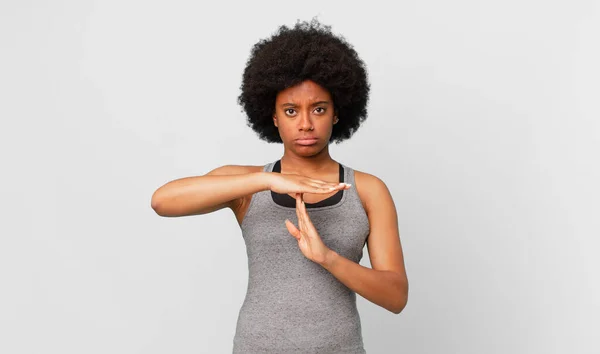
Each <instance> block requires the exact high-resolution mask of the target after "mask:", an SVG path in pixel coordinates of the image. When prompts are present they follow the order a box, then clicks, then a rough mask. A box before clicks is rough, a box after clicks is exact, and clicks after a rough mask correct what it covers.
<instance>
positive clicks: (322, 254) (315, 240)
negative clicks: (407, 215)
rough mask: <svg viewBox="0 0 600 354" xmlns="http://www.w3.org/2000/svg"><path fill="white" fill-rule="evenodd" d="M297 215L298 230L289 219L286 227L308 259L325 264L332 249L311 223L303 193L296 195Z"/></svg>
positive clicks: (286, 221)
mask: <svg viewBox="0 0 600 354" xmlns="http://www.w3.org/2000/svg"><path fill="white" fill-rule="evenodd" d="M296 215H297V216H298V228H296V226H294V224H293V223H292V222H291V221H289V220H288V219H286V220H285V226H286V227H287V229H288V231H289V232H290V234H292V236H294V238H296V240H297V241H298V247H300V251H302V254H304V256H305V257H306V258H308V259H310V260H311V261H313V262H315V263H318V264H324V263H325V261H326V259H327V256H328V255H329V253H330V252H331V249H330V248H329V247H327V246H326V245H325V244H324V243H323V240H322V239H321V236H319V233H318V232H317V229H315V226H314V225H313V223H312V221H310V217H309V216H308V213H307V212H306V205H305V204H304V200H303V199H302V193H296Z"/></svg>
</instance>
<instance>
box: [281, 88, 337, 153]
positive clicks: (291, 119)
mask: <svg viewBox="0 0 600 354" xmlns="http://www.w3.org/2000/svg"><path fill="white" fill-rule="evenodd" d="M273 123H274V124H275V126H276V127H277V128H278V129H279V135H280V136H281V140H283V144H284V146H285V147H286V149H290V150H293V151H294V152H296V153H298V154H299V155H303V156H305V155H314V154H315V153H318V152H320V151H321V150H322V149H323V148H325V147H327V146H328V144H329V138H330V137H331V131H332V129H333V125H334V124H336V123H337V117H336V116H335V112H334V106H333V100H332V99H331V95H330V94H329V92H328V91H327V90H326V89H324V88H323V87H321V86H319V85H318V84H316V83H315V82H313V81H310V80H306V81H303V82H302V83H300V84H298V85H296V86H293V87H289V88H287V89H285V90H283V91H281V92H279V94H277V99H276V100H275V113H274V115H273Z"/></svg>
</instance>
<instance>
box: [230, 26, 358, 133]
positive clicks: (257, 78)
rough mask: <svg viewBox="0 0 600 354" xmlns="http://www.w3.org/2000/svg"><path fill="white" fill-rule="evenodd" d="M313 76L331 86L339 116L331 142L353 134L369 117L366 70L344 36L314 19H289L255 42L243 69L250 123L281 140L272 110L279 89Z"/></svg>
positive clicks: (240, 99)
mask: <svg viewBox="0 0 600 354" xmlns="http://www.w3.org/2000/svg"><path fill="white" fill-rule="evenodd" d="M305 80H312V81H313V82H315V83H317V84H318V85H320V86H322V87H323V88H325V89H326V90H327V91H329V93H330V95H331V97H332V99H333V103H334V109H335V112H336V114H337V117H338V119H339V121H338V122H337V123H336V124H335V125H334V126H333V131H332V133H331V138H330V142H335V143H339V142H342V141H343V140H346V139H348V138H350V137H351V136H352V134H354V132H355V131H356V130H357V129H358V127H359V126H360V125H361V123H362V122H363V121H364V120H365V119H366V118H367V103H368V100H369V89H370V88H369V82H368V77H367V70H366V67H365V64H364V63H363V61H362V60H361V59H360V58H359V56H358V54H357V53H356V51H355V50H354V48H353V47H352V46H351V45H350V44H349V43H347V42H346V40H345V39H344V37H342V36H336V35H334V34H333V33H332V32H331V26H325V25H322V24H321V23H319V22H318V21H317V20H316V19H314V18H313V19H312V20H311V22H300V21H299V20H298V22H297V23H296V24H295V26H294V27H293V28H291V29H290V28H288V27H286V26H285V25H283V26H280V27H279V29H278V30H277V31H276V32H275V33H274V34H273V35H272V36H271V37H270V38H267V39H262V40H260V41H259V42H257V43H256V44H255V45H254V46H253V48H252V50H251V54H250V57H249V59H248V61H247V63H246V68H245V69H244V73H243V77H242V84H241V87H240V88H241V94H240V95H239V97H238V103H239V105H240V106H241V107H242V109H243V111H246V114H247V125H248V126H249V127H251V128H252V130H254V131H255V132H256V133H258V135H259V137H260V139H261V140H265V141H267V142H269V143H282V140H281V137H280V136H279V131H278V130H277V127H276V126H275V125H274V124H273V112H274V109H275V100H276V97H277V94H278V93H279V92H280V91H282V90H284V89H286V88H288V87H292V86H295V85H297V84H299V83H301V82H302V81H305Z"/></svg>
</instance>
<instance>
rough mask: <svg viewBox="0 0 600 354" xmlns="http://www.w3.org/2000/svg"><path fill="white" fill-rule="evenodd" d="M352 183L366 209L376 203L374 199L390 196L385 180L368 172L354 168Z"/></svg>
mask: <svg viewBox="0 0 600 354" xmlns="http://www.w3.org/2000/svg"><path fill="white" fill-rule="evenodd" d="M354 182H355V183H354V184H355V188H356V192H357V193H358V196H359V197H360V200H361V202H362V204H363V207H364V208H365V210H366V211H367V214H368V212H369V210H370V209H371V208H372V206H373V205H376V201H378V200H379V201H381V200H387V199H389V198H391V195H390V191H389V189H388V187H387V185H386V184H385V182H384V181H383V180H382V179H381V178H379V177H377V176H375V175H373V174H370V173H367V172H363V171H359V170H354Z"/></svg>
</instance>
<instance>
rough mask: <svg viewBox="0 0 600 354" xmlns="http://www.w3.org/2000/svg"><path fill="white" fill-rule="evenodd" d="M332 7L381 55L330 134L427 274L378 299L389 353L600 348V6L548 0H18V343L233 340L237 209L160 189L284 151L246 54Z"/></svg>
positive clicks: (12, 147) (49, 346)
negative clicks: (161, 199) (376, 190)
mask: <svg viewBox="0 0 600 354" xmlns="http://www.w3.org/2000/svg"><path fill="white" fill-rule="evenodd" d="M315 16H317V17H318V19H319V20H320V21H321V22H323V23H324V24H328V25H331V26H332V27H333V31H334V32H336V33H341V34H342V35H343V36H344V37H345V38H346V39H347V40H348V41H349V42H350V43H351V44H353V45H354V47H355V49H356V50H357V51H358V53H359V54H360V56H361V57H362V58H363V60H364V61H365V63H366V64H367V67H368V71H369V75H370V82H371V85H372V86H371V87H372V91H371V100H370V102H369V117H368V119H367V121H366V122H365V124H364V125H363V126H362V127H361V128H360V129H359V131H358V132H357V133H356V134H355V135H354V136H353V137H352V138H351V139H350V140H348V141H346V142H344V143H342V144H339V145H331V154H332V157H333V158H334V159H337V160H339V161H340V162H342V163H345V164H347V165H349V166H351V167H353V168H355V169H358V170H362V171H365V172H368V173H371V174H374V175H376V176H378V177H380V178H381V179H382V180H383V181H384V182H386V184H387V185H388V187H389V189H390V191H391V193H392V196H393V198H394V201H395V203H396V207H397V209H398V222H399V228H400V237H401V241H402V245H403V249H404V255H405V263H406V267H407V272H408V278H409V282H410V292H409V300H408V305H407V307H406V308H405V309H404V311H403V312H402V313H401V314H400V315H394V314H392V313H391V312H388V311H387V310H385V309H383V308H382V307H379V306H377V305H374V304H372V303H370V302H368V301H366V300H365V299H363V298H361V297H360V296H358V297H357V298H358V307H359V311H360V314H361V318H362V326H363V335H364V342H365V347H366V349H367V352H368V353H369V354H376V353H411V354H416V353H423V354H430V353H461V354H462V353H473V354H481V353H528V354H529V353H540V354H541V353H590V354H591V353H599V352H600V344H599V339H598V336H597V335H598V332H599V330H600V322H599V318H600V285H599V282H598V278H599V276H598V269H600V261H599V260H598V256H597V253H598V250H599V246H600V243H599V241H598V237H599V236H600V225H599V219H600V210H599V209H600V204H599V200H600V188H599V186H598V181H600V167H599V160H600V159H599V156H598V155H599V152H600V122H599V121H600V108H599V106H598V101H599V98H600V89H599V82H600V69H599V66H598V63H600V48H599V43H600V39H599V38H600V36H599V33H600V25H599V24H600V5H599V3H598V1H571V2H567V1H561V2H559V1H531V0H527V1H523V0H519V1H516V0H512V1H496V2H481V1H474V0H473V1H464V0H462V1H452V2H450V1H407V2H406V1H405V2H401V3H395V4H392V3H391V2H377V1H369V2H356V3H352V2H348V1H336V2H332V1H303V2H294V3H290V2H282V1H268V2H267V1H263V2H261V1H238V2H235V3H232V2H227V1H224V2H211V3H202V2H199V1H168V2H167V1H132V0H119V1H53V2H44V1H3V2H2V4H1V5H0V44H1V55H0V117H1V119H2V125H1V127H2V128H1V129H0V139H1V140H0V144H1V146H0V147H1V154H2V155H1V164H2V174H1V177H0V178H1V182H2V183H1V187H0V188H1V198H2V202H1V206H0V211H1V215H2V216H1V217H2V222H1V223H0V234H1V244H0V284H1V285H0V286H1V289H0V333H1V334H0V352H2V353H6V354H21V353H61V354H66V353H77V354H79V353H86V354H92V353H93V354H95V353H123V354H128V353H144V354H145V353H149V354H154V353H211V354H212V353H216V354H219V353H230V352H231V349H232V339H233V335H234V332H235V324H236V320H237V315H238V311H239V309H240V306H241V304H242V301H243V299H244V295H245V291H246V285H247V275H248V273H247V258H246V250H245V245H244V242H243V239H242V235H241V231H240V229H239V226H238V225H237V223H236V221H235V218H234V216H233V213H232V212H231V211H230V210H228V209H225V210H221V211H218V212H215V213H212V214H208V215H201V216H194V217H181V218H163V217H160V216H158V215H156V214H155V213H154V211H153V210H152V209H151V207H150V199H151V196H152V193H153V192H154V191H155V190H156V189H157V188H158V187H160V186H161V185H163V184H164V183H166V182H168V181H170V180H173V179H177V178H181V177H186V176H195V175H202V174H205V173H206V172H208V171H209V170H211V169H213V168H216V167H218V166H221V165H225V164H247V165H259V164H260V165H263V164H265V163H268V162H272V161H275V160H276V159H277V158H279V157H280V156H281V154H282V152H283V150H282V145H277V144H268V143H265V142H262V141H260V140H259V139H258V137H257V135H256V134H255V133H254V132H253V131H252V130H251V129H250V128H249V127H247V126H246V121H245V115H244V113H243V112H241V108H240V107H239V106H238V105H237V96H238V94H239V87H240V83H241V75H242V72H243V68H244V66H245V63H246V60H247V59H248V56H249V54H250V49H251V47H252V45H253V44H254V43H256V42H257V41H258V40H259V39H262V38H266V37H268V36H269V35H270V34H272V33H273V32H274V31H275V30H276V29H277V27H278V26H279V25H283V24H285V25H288V26H293V25H294V23H295V22H296V20H298V19H300V20H310V19H311V18H313V17H315ZM282 222H283V221H282ZM290 237H291V236H290ZM361 264H363V265H366V266H369V264H370V263H369V259H368V254H367V253H366V248H365V257H364V258H363V260H362V261H361Z"/></svg>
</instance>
